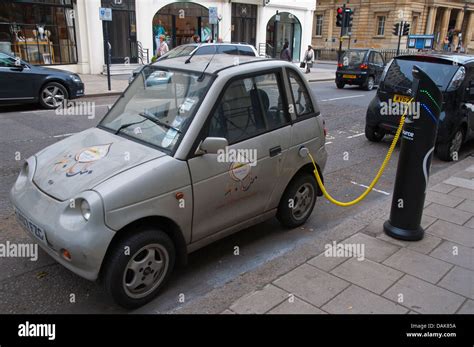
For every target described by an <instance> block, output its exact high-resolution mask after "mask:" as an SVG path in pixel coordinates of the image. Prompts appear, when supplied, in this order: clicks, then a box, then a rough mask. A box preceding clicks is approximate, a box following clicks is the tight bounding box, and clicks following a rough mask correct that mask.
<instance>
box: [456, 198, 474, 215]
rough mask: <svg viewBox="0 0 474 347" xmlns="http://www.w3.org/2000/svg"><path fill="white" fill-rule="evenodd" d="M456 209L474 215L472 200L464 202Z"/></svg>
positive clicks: (473, 201) (473, 202)
mask: <svg viewBox="0 0 474 347" xmlns="http://www.w3.org/2000/svg"><path fill="white" fill-rule="evenodd" d="M456 208H457V209H460V210H461V211H466V212H469V213H471V214H474V200H464V201H463V202H462V203H460V204H459V206H457V207H456Z"/></svg>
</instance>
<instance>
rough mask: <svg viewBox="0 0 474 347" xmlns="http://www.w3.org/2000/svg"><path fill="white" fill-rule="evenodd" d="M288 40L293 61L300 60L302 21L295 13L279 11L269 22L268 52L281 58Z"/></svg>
mask: <svg viewBox="0 0 474 347" xmlns="http://www.w3.org/2000/svg"><path fill="white" fill-rule="evenodd" d="M286 42H288V45H289V48H290V52H291V55H292V57H293V61H299V60H300V51H301V23H300V21H299V20H298V18H297V17H296V16H295V15H293V14H291V13H288V12H279V13H277V14H275V15H274V16H273V17H272V18H270V20H269V21H268V24H267V39H266V44H267V54H268V55H270V56H272V57H274V58H279V57H280V53H281V51H282V50H283V46H284V45H285V43H286Z"/></svg>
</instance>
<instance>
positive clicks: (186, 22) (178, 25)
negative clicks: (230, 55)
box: [153, 2, 219, 55]
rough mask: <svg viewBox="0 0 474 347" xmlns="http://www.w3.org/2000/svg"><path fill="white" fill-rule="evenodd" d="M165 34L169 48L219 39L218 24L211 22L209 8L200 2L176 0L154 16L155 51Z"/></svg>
mask: <svg viewBox="0 0 474 347" xmlns="http://www.w3.org/2000/svg"><path fill="white" fill-rule="evenodd" d="M162 35H164V36H165V41H166V43H167V44H168V47H169V49H172V48H175V47H177V46H180V45H183V44H186V43H193V42H210V41H211V40H213V41H217V37H218V36H219V33H218V25H214V26H213V25H210V24H209V10H208V9H207V8H206V7H204V6H201V5H199V4H195V3H190V2H175V3H172V4H169V5H166V6H164V7H163V8H161V9H160V10H159V11H158V12H157V13H156V14H155V16H154V17H153V53H154V54H155V55H156V50H157V47H158V45H159V37H160V36H162Z"/></svg>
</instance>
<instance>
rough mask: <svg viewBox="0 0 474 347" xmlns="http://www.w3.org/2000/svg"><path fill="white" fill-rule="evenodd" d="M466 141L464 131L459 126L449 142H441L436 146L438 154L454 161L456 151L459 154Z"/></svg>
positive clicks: (444, 158) (439, 156)
mask: <svg viewBox="0 0 474 347" xmlns="http://www.w3.org/2000/svg"><path fill="white" fill-rule="evenodd" d="M463 141H464V131H463V129H462V128H458V129H457V130H456V131H455V132H454V135H453V136H452V137H451V139H450V140H449V141H448V142H445V143H440V144H438V145H437V147H436V156H437V157H438V158H439V159H441V160H443V161H452V160H453V158H454V153H458V154H459V150H460V149H461V145H462V143H463Z"/></svg>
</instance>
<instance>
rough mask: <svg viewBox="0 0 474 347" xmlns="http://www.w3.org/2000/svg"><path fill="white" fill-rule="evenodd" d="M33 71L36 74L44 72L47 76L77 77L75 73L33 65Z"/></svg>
mask: <svg viewBox="0 0 474 347" xmlns="http://www.w3.org/2000/svg"><path fill="white" fill-rule="evenodd" d="M33 69H34V70H35V72H42V73H45V74H54V75H64V76H70V75H75V73H73V72H71V71H66V70H61V69H55V68H50V67H44V66H39V65H33Z"/></svg>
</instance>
